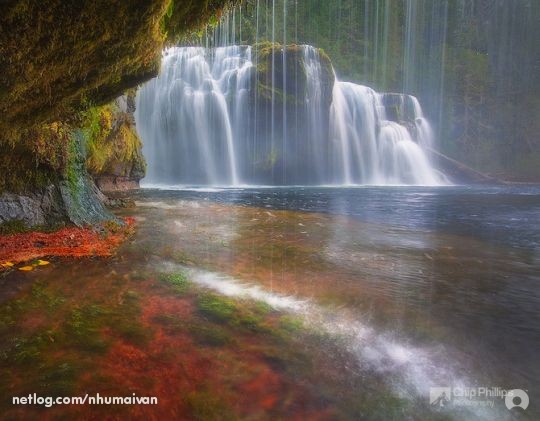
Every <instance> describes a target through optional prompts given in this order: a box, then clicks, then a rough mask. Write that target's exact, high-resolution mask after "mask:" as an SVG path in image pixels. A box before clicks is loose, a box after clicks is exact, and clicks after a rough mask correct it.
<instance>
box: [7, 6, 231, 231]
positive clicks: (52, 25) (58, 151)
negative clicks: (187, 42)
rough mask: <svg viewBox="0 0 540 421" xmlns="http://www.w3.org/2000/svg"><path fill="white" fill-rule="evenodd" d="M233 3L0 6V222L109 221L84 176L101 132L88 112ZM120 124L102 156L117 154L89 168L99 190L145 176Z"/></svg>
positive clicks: (130, 133)
mask: <svg viewBox="0 0 540 421" xmlns="http://www.w3.org/2000/svg"><path fill="white" fill-rule="evenodd" d="M234 2H235V0H207V1H204V2H194V1H188V0H134V1H128V2H126V1H119V0H107V1H105V0H96V1H61V0H43V1H25V0H6V1H2V2H0V3H1V4H0V222H2V223H5V222H9V221H20V222H21V223H23V224H24V225H26V226H33V225H42V224H46V225H51V224H55V223H57V222H60V223H75V224H78V225H81V224H88V223H89V224H92V223H94V222H95V221H99V220H102V219H104V218H108V219H114V217H113V216H112V215H111V214H110V213H108V212H107V211H106V210H105V208H104V207H103V205H102V203H101V201H100V200H99V196H98V194H97V192H96V188H95V186H94V182H93V181H92V179H91V178H90V177H89V175H88V172H87V169H86V168H87V164H88V163H87V162H86V155H85V153H86V149H88V152H89V153H90V156H95V155H92V153H93V152H96V151H98V149H96V150H95V151H92V147H93V146H95V145H96V143H95V142H94V140H95V138H94V137H93V136H91V135H94V134H96V131H99V130H100V128H99V127H96V125H95V124H94V123H96V120H93V119H92V118H91V117H92V115H91V114H92V113H94V114H96V113H97V111H96V110H97V109H99V107H101V106H103V105H102V104H107V103H109V102H110V101H112V100H114V98H116V97H118V96H119V95H122V94H123V93H124V92H125V91H126V90H127V89H129V88H133V87H136V86H137V85H138V84H140V83H142V82H144V81H146V80H148V79H150V78H152V77H154V76H155V75H156V74H157V72H158V70H159V63H160V57H161V51H162V49H163V47H164V45H165V44H166V43H167V42H168V41H174V40H177V39H178V38H179V37H181V36H183V35H185V34H186V33H188V32H189V31H191V30H194V29H196V28H198V27H200V26H201V25H203V24H204V23H206V22H208V20H209V19H210V18H211V17H212V16H215V15H216V14H218V13H220V11H221V10H222V9H223V8H224V7H225V6H227V5H229V4H232V3H234ZM126 101H127V100H126ZM122 106H123V105H122V104H120V103H119V104H118V107H119V109H122ZM126 106H127V104H126ZM89 114H90V116H89ZM124 114H129V113H128V112H127V108H126V110H125V111H124ZM124 117H125V118H124V119H123V120H122V118H117V119H116V120H114V121H111V124H112V123H114V124H115V126H114V127H111V131H112V132H116V135H114V136H112V135H111V137H110V140H111V143H114V142H115V141H119V142H120V144H119V145H112V146H111V147H110V148H108V149H106V150H107V151H113V152H115V153H118V154H119V155H120V157H119V158H118V156H117V155H115V153H112V154H110V155H108V154H101V155H99V153H98V155H97V156H98V157H99V158H100V159H101V158H111V159H104V160H103V161H98V162H99V163H100V164H103V166H102V167H100V168H99V170H98V171H95V168H91V170H92V172H93V174H94V175H96V176H97V179H98V182H100V183H102V185H103V186H105V185H111V186H112V185H114V186H118V185H123V186H127V185H134V184H133V183H134V182H135V180H137V181H138V179H139V178H140V177H141V176H142V174H143V173H144V161H143V160H142V155H140V145H137V144H136V142H137V141H138V140H137V141H136V140H134V139H136V136H135V134H134V133H135V132H134V129H133V124H132V121H131V120H130V118H131V117H129V118H128V117H126V116H124ZM88 122H90V123H92V125H88V124H87V123H88ZM77 128H79V129H80V130H79V129H77ZM98 140H99V141H101V140H103V139H98ZM134 145H135V146H136V147H133V146H134ZM89 168H90V166H89ZM101 176H103V177H104V178H101ZM105 180H107V181H105Z"/></svg>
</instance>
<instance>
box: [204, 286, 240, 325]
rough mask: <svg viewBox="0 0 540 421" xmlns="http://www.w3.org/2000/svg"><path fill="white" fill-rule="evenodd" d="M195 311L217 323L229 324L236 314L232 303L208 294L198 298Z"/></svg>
mask: <svg viewBox="0 0 540 421" xmlns="http://www.w3.org/2000/svg"><path fill="white" fill-rule="evenodd" d="M197 310H198V311H199V313H200V314H201V315H203V316H204V317H206V318H208V319H210V320H212V321H215V322H218V323H225V322H230V321H232V320H234V319H235V316H236V314H237V308H236V305H235V303H234V301H232V300H230V299H227V298H224V297H221V296H218V295H214V294H210V293H205V294H202V295H201V296H199V298H198V300H197Z"/></svg>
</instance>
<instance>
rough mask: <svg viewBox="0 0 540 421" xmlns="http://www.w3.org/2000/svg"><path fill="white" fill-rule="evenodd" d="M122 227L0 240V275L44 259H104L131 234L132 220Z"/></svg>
mask: <svg viewBox="0 0 540 421" xmlns="http://www.w3.org/2000/svg"><path fill="white" fill-rule="evenodd" d="M124 222H125V225H119V224H111V223H106V224H103V225H101V226H100V227H99V229H96V228H95V227H82V228H79V227H65V228H61V229H59V230H58V231H54V232H50V233H44V232H27V233H20V234H11V235H3V236H0V263H3V264H2V265H1V266H0V271H2V270H6V269H9V268H13V267H14V264H17V263H21V262H26V261H29V260H33V259H38V258H41V257H45V256H58V257H88V256H98V257H107V256H111V255H113V254H114V252H115V251H116V249H117V248H118V247H119V246H120V244H121V243H122V242H123V241H124V240H125V239H126V238H127V237H128V236H129V235H130V234H131V233H132V232H133V228H134V223H135V220H134V219H133V218H125V219H124Z"/></svg>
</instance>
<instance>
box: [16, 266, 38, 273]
mask: <svg viewBox="0 0 540 421" xmlns="http://www.w3.org/2000/svg"><path fill="white" fill-rule="evenodd" d="M19 270H22V271H23V272H30V271H31V270H34V267H33V266H23V267H20V268H19Z"/></svg>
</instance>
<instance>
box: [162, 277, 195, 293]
mask: <svg viewBox="0 0 540 421" xmlns="http://www.w3.org/2000/svg"><path fill="white" fill-rule="evenodd" d="M159 280H160V281H161V282H162V283H164V284H166V285H168V286H170V287H172V289H173V290H174V291H175V292H178V293H180V294H183V293H185V292H187V291H188V289H189V287H190V282H189V280H188V278H187V276H186V274H185V273H184V272H175V273H162V274H160V275H159Z"/></svg>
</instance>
